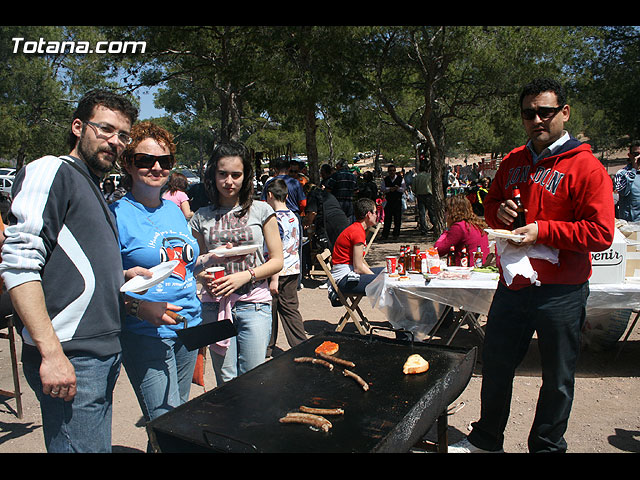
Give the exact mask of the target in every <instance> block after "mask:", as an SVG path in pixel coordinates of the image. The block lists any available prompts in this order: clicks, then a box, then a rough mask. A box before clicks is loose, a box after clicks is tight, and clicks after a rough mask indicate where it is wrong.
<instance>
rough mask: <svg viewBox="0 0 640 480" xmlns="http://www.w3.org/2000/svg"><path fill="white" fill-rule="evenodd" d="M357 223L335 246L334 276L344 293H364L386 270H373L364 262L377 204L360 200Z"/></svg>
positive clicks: (356, 213) (346, 229) (347, 229)
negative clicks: (369, 229) (368, 231)
mask: <svg viewBox="0 0 640 480" xmlns="http://www.w3.org/2000/svg"><path fill="white" fill-rule="evenodd" d="M354 214H355V217H356V221H355V222H354V223H352V224H351V225H350V226H349V227H347V228H345V229H344V231H343V232H342V233H341V234H340V236H339V237H338V239H337V240H336V243H335V245H334V246H333V254H332V257H331V264H332V268H331V275H332V276H333V278H334V279H335V281H336V283H337V285H338V288H340V290H341V291H342V292H345V293H356V294H357V293H362V294H364V289H365V287H366V286H367V285H368V284H369V283H370V282H371V281H372V280H373V279H374V278H376V276H377V275H378V274H379V273H380V272H381V271H382V270H383V269H384V267H374V268H370V267H369V265H367V262H365V260H364V247H365V245H366V243H367V233H366V231H367V228H369V227H372V226H374V225H376V223H377V214H376V203H375V202H374V201H373V200H371V199H370V198H360V199H358V200H357V201H356V203H355V205H354Z"/></svg>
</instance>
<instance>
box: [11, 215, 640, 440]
mask: <svg viewBox="0 0 640 480" xmlns="http://www.w3.org/2000/svg"><path fill="white" fill-rule="evenodd" d="M415 226H416V224H415V221H412V219H411V218H410V217H407V218H405V222H404V225H403V229H402V232H401V235H400V238H399V239H398V240H397V241H394V242H391V241H382V240H380V239H378V240H376V241H375V244H374V246H373V247H372V250H371V252H370V254H369V256H368V257H367V258H368V261H369V263H370V264H371V265H374V266H377V265H380V266H381V265H383V259H384V257H385V255H386V254H388V253H396V252H398V248H399V245H400V244H406V243H410V244H412V245H413V244H419V245H422V246H424V247H426V246H428V245H429V244H430V243H433V241H434V240H435V239H434V238H433V237H426V238H425V237H424V236H423V235H420V234H419V233H418V232H417V231H416V229H415ZM321 283H323V282H322V281H321V280H320V279H310V280H307V281H305V288H304V289H302V290H301V291H300V292H299V298H300V304H301V305H300V310H301V313H302V316H303V318H304V320H305V328H306V330H307V332H308V334H309V335H310V336H312V335H317V334H321V333H323V332H326V331H332V330H334V329H335V326H336V324H337V321H338V318H339V317H340V316H341V314H342V311H341V310H342V309H341V308H333V307H331V306H330V303H329V300H328V299H327V291H326V289H322V288H319V286H320V284H321ZM318 306H322V308H318ZM324 306H326V308H324ZM361 306H362V308H363V311H364V313H365V315H366V316H367V317H368V319H369V321H370V322H371V324H372V325H374V326H387V321H386V318H385V317H384V315H383V314H382V312H380V311H376V310H373V309H372V308H371V306H370V304H369V302H368V301H366V299H365V300H363V301H362V302H361ZM345 331H349V332H355V327H354V326H353V324H349V325H348V326H347V327H346V329H345ZM621 344H622V343H621V342H618V344H617V345H615V346H614V347H613V348H611V349H608V350H604V351H594V350H592V349H589V348H585V349H583V352H582V354H581V358H580V361H579V365H578V371H577V378H576V393H575V401H574V405H573V411H572V414H571V419H570V421H569V427H568V431H567V433H566V439H567V443H568V445H569V452H571V453H628V452H635V453H640V409H639V408H638V399H639V398H640V379H639V377H640V328H637V327H636V329H635V331H634V332H633V333H632V334H631V336H630V338H629V340H628V341H627V342H626V343H625V344H624V348H623V349H622V350H621V351H620V353H619V355H618V356H616V355H617V354H618V351H619V347H620V346H621ZM453 345H456V346H465V347H473V346H477V347H478V348H479V350H480V351H481V348H482V345H481V342H480V339H479V337H478V336H477V335H476V334H475V332H472V331H470V330H468V329H466V327H463V328H462V330H461V331H460V332H459V333H458V335H457V336H456V338H455V340H454V342H453ZM278 347H279V348H281V349H282V350H286V349H288V348H289V347H288V345H287V343H286V339H285V337H284V334H283V333H282V331H280V334H279V336H278ZM18 349H20V341H18ZM20 370H21V369H20ZM480 371H481V365H480V361H478V364H477V365H476V369H475V373H474V375H473V377H472V378H471V380H470V382H469V384H468V386H467V388H466V389H465V391H464V392H463V393H462V395H461V396H460V397H459V398H458V399H457V400H456V401H455V402H454V403H453V404H452V410H453V411H454V412H455V413H452V414H451V415H450V416H449V417H448V421H449V429H448V436H449V443H450V444H451V443H454V442H456V441H458V440H459V439H461V438H462V437H463V436H464V435H466V434H467V433H468V431H469V425H470V423H471V422H473V421H474V420H476V419H477V418H478V415H479V411H480V400H479V398H480V386H481V381H482V378H481V374H480ZM205 383H206V385H205V388H202V387H200V386H197V385H193V388H192V392H191V395H192V397H196V396H198V395H201V394H202V393H204V392H205V390H206V391H209V390H211V389H213V388H215V379H214V376H213V372H212V368H211V364H210V363H209V364H208V365H207V368H206V374H205ZM20 384H21V387H22V391H23V394H22V399H23V408H24V415H23V418H21V419H19V418H17V416H16V412H15V408H16V402H15V399H11V398H7V397H3V396H0V453H43V452H45V449H44V443H43V436H42V424H41V417H40V411H39V406H38V403H37V402H36V400H35V396H34V394H33V392H32V391H31V390H30V388H29V387H28V385H27V384H26V381H25V379H24V377H23V376H22V371H20ZM12 385H13V381H12V376H11V369H10V360H9V345H8V342H7V341H6V340H2V341H1V342H0V389H4V390H11V389H12ZM540 385H541V378H540V369H539V358H538V355H537V349H536V342H535V339H534V341H533V343H532V345H531V348H530V350H529V354H528V355H527V357H526V359H525V361H524V362H523V364H522V365H521V366H520V368H519V369H518V371H517V376H516V379H515V381H514V390H513V400H512V405H511V415H510V418H509V423H508V425H507V429H506V442H505V446H504V449H505V452H507V453H525V452H526V451H527V446H526V443H527V435H528V432H529V428H530V425H531V423H532V420H533V415H534V412H535V404H536V400H537V395H538V390H539V388H540ZM434 430H435V429H432V431H430V432H428V433H427V435H426V436H425V438H426V439H427V440H433V439H435V432H434ZM112 443H113V451H114V453H143V452H145V451H146V445H147V435H146V431H145V428H144V421H143V419H142V416H141V413H140V408H139V406H138V403H137V401H136V399H135V396H134V393H133V391H132V389H131V386H130V383H129V381H128V379H127V376H126V372H125V371H124V368H123V369H122V372H121V375H120V378H119V380H118V383H117V385H116V389H115V398H114V407H113V442H112Z"/></svg>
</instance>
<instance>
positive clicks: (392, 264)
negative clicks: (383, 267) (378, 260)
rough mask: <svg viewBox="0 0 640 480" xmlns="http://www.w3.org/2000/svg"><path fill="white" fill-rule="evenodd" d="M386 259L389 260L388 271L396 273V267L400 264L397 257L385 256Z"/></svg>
mask: <svg viewBox="0 0 640 480" xmlns="http://www.w3.org/2000/svg"><path fill="white" fill-rule="evenodd" d="M385 261H386V262H387V273H388V274H389V275H392V274H394V273H396V267H397V265H398V258H397V257H385Z"/></svg>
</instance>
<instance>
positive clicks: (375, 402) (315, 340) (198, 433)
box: [147, 332, 477, 453]
mask: <svg viewBox="0 0 640 480" xmlns="http://www.w3.org/2000/svg"><path fill="white" fill-rule="evenodd" d="M324 341H331V342H335V343H337V344H338V345H339V347H340V348H339V351H338V352H337V353H336V354H335V356H336V357H339V358H342V359H345V360H350V361H352V362H354V363H355V367H353V368H348V369H349V370H351V371H353V372H354V373H356V374H357V375H359V376H360V377H361V378H362V379H363V380H365V381H366V382H367V384H368V385H369V389H368V390H366V391H365V390H364V389H363V387H362V386H361V385H360V384H359V383H358V382H357V381H356V380H354V379H353V378H351V377H347V376H344V375H343V373H342V372H343V370H344V368H347V367H342V366H340V365H335V366H334V368H333V370H329V369H328V368H327V367H326V366H324V365H321V364H314V363H298V362H296V361H294V359H295V358H298V357H314V356H315V354H314V350H315V348H316V347H317V346H318V345H320V344H321V343H322V342H324ZM413 353H418V354H420V355H421V356H422V357H423V358H425V359H426V360H427V361H428V362H429V364H430V367H429V370H428V371H427V372H425V373H421V374H417V375H405V374H404V373H403V372H402V366H403V364H404V362H405V361H406V359H407V358H408V357H409V355H411V354H413ZM476 355H477V349H476V347H473V348H470V349H461V348H457V347H449V346H441V345H432V344H425V343H421V342H413V341H406V340H397V339H392V338H387V337H383V336H379V335H373V334H369V335H359V334H349V333H342V332H330V333H326V334H322V335H317V336H314V337H312V338H310V339H309V340H307V341H305V342H303V343H301V344H300V345H297V346H296V347H293V348H291V349H290V350H288V351H286V352H285V353H283V354H282V355H280V356H278V357H275V358H273V359H271V360H269V361H267V362H265V363H264V364H262V365H260V366H258V367H256V368H254V369H253V370H251V371H249V372H247V373H245V374H243V375H241V376H239V377H237V378H235V379H233V380H232V381H230V382H228V383H225V384H223V385H221V386H220V387H218V388H215V389H214V390H211V391H209V392H207V393H204V394H203V395H201V396H199V397H197V398H194V399H193V400H191V401H189V402H187V403H185V404H183V405H181V406H180V407H178V408H176V409H174V410H172V411H170V412H168V413H166V414H164V415H162V416H161V417H158V418H157V419H155V420H153V421H151V422H149V424H148V425H147V431H148V434H149V438H150V442H151V445H152V447H153V448H154V450H155V451H156V452H243V453H244V452H317V453H330V452H407V451H409V450H410V449H411V448H412V447H413V446H414V445H415V444H416V443H418V442H419V441H420V439H421V438H422V437H423V436H424V435H425V434H426V433H427V432H428V431H429V430H430V428H431V427H432V426H433V425H434V423H435V422H436V421H438V432H439V439H438V443H439V444H441V447H442V446H443V447H444V450H442V448H440V451H446V410H447V408H448V406H449V405H450V404H451V403H452V402H453V401H454V400H455V399H456V398H457V397H458V396H459V395H460V394H461V393H462V392H463V391H464V389H465V388H466V386H467V384H468V383H469V380H470V378H471V374H472V372H473V367H474V365H475V361H476ZM301 405H305V406H308V407H315V408H341V409H343V411H344V414H342V415H339V416H331V417H326V418H327V419H328V420H330V421H331V423H332V428H331V429H329V431H327V432H324V431H322V430H319V429H316V428H314V427H311V426H309V425H303V424H285V423H280V422H279V419H280V418H282V417H284V416H285V415H286V414H287V413H288V412H292V411H297V410H298V408H299V407H300V406H301ZM443 441H444V445H442V442H443Z"/></svg>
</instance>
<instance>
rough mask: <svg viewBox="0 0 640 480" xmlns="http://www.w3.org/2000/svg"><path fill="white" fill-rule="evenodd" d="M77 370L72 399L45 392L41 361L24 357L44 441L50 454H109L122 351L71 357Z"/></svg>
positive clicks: (26, 374) (24, 367)
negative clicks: (40, 419)
mask: <svg viewBox="0 0 640 480" xmlns="http://www.w3.org/2000/svg"><path fill="white" fill-rule="evenodd" d="M69 361H70V362H71V364H72V365H73V368H74V369H75V373H76V386H77V393H76V395H75V397H74V398H73V400H72V401H70V402H65V401H64V400H62V399H61V398H53V397H51V396H50V395H44V394H43V393H42V382H41V381H40V362H39V361H38V362H35V361H31V360H27V359H25V357H23V364H22V365H23V370H24V375H25V378H26V380H27V382H28V383H29V386H30V387H31V388H32V389H33V391H34V392H35V394H36V397H37V399H38V401H39V402H40V410H41V412H42V430H43V432H44V443H45V447H46V449H47V452H49V453H110V452H111V417H112V411H113V410H112V406H113V389H114V387H115V384H116V380H117V379H118V376H119V374H120V354H117V355H112V356H108V357H101V358H94V357H85V356H74V357H71V358H69Z"/></svg>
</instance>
